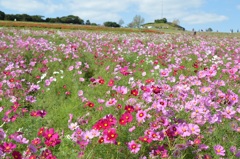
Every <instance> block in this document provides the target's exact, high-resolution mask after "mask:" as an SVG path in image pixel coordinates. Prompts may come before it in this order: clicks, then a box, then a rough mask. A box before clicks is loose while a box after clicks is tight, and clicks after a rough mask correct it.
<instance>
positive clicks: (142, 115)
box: [136, 110, 147, 123]
mask: <svg viewBox="0 0 240 159" xmlns="http://www.w3.org/2000/svg"><path fill="white" fill-rule="evenodd" d="M146 117H147V112H146V111H143V110H139V111H138V112H137V114H136V118H137V121H138V122H139V123H143V122H145V118H146Z"/></svg>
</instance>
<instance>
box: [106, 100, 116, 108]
mask: <svg viewBox="0 0 240 159" xmlns="http://www.w3.org/2000/svg"><path fill="white" fill-rule="evenodd" d="M116 103H117V100H116V99H115V98H111V99H109V100H108V101H107V102H106V107H110V106H113V105H115V104H116Z"/></svg>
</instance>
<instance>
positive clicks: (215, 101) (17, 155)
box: [0, 28, 240, 159]
mask: <svg viewBox="0 0 240 159" xmlns="http://www.w3.org/2000/svg"><path fill="white" fill-rule="evenodd" d="M0 71H1V72H0V118H1V123H0V158H6V159H7V158H9V159H10V158H14V159H40V158H41V159H55V158H60V159H64V158H69V159H75V158H84V159H126V158H129V159H135V158H136V159H154V158H168V159H170V158H182V159H184V158H186V159H190V158H198V159H201V158H203V159H210V158H240V122H239V121H240V102H239V94H240V91H239V90H240V77H239V75H240V74H239V72H240V36H239V35H237V34H232V35H221V36H219V35H206V34H198V35H196V36H193V35H192V34H189V33H184V32H181V33H180V32H179V33H173V34H163V33H161V34H157V33H124V32H120V33H117V32H114V33H113V32H110V31H109V32H107V31H105V32H101V31H98V32H96V31H91V32H90V31H79V30H74V31H70V30H65V31H64V30H50V29H26V28H25V29H13V28H1V29H0Z"/></svg>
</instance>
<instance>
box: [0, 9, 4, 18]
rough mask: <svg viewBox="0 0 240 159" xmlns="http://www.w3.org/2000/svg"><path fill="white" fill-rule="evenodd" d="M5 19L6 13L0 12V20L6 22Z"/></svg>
mask: <svg viewBox="0 0 240 159" xmlns="http://www.w3.org/2000/svg"><path fill="white" fill-rule="evenodd" d="M4 18H5V13H4V12H2V11H0V20H4Z"/></svg>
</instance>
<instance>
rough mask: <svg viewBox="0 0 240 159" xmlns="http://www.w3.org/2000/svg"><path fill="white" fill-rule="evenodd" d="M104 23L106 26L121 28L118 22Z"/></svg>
mask: <svg viewBox="0 0 240 159" xmlns="http://www.w3.org/2000/svg"><path fill="white" fill-rule="evenodd" d="M103 25H104V26H106V27H114V28H119V27H120V25H119V24H117V23H116V22H109V21H108V22H104V23H103Z"/></svg>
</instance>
